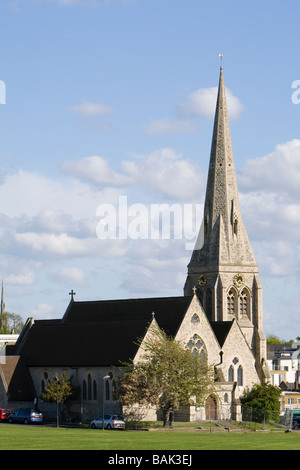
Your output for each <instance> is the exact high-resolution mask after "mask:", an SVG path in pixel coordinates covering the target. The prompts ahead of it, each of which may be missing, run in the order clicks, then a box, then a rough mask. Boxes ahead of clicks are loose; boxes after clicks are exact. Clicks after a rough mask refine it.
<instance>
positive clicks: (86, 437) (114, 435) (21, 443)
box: [0, 424, 300, 451]
mask: <svg viewBox="0 0 300 470" xmlns="http://www.w3.org/2000/svg"><path fill="white" fill-rule="evenodd" d="M299 449H300V434H298V433H294V432H291V433H284V432H268V433H255V432H250V433H249V432H245V433H234V432H230V433H225V432H214V433H211V434H210V433H208V432H203V431H194V432H186V431H178V430H176V431H175V430H168V431H163V432H160V431H149V432H143V431H102V430H99V429H97V430H93V429H66V428H55V427H46V426H26V425H20V426H18V425H9V424H4V425H0V450H110V451H114V450H174V451H176V450H178V451H180V450H183V451H185V450H186V451H188V450H299Z"/></svg>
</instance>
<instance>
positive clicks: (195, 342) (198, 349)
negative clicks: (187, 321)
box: [187, 334, 207, 361]
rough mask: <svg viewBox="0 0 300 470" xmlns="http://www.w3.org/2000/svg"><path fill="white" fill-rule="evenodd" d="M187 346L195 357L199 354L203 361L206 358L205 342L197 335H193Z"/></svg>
mask: <svg viewBox="0 0 300 470" xmlns="http://www.w3.org/2000/svg"><path fill="white" fill-rule="evenodd" d="M187 348H188V349H189V350H190V351H191V353H192V354H194V356H195V357H197V356H199V357H200V358H201V359H203V360H204V361H206V360H207V353H206V348H205V344H204V342H203V341H202V339H201V338H200V336H198V335H196V334H195V335H194V336H193V337H192V338H191V339H190V340H189V342H188V344H187Z"/></svg>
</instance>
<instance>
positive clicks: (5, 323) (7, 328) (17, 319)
mask: <svg viewBox="0 0 300 470" xmlns="http://www.w3.org/2000/svg"><path fill="white" fill-rule="evenodd" d="M1 316H2V318H1V324H2V328H0V334H9V333H11V332H12V331H14V333H15V334H19V333H21V331H22V329H23V327H24V322H23V320H22V317H21V315H18V314H17V313H9V312H4V313H2V314H1Z"/></svg>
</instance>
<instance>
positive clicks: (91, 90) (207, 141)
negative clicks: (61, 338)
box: [0, 0, 300, 340]
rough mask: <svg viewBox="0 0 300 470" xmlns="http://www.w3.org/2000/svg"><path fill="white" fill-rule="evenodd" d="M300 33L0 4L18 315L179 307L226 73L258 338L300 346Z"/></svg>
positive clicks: (1, 128) (280, 9) (143, 1)
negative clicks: (163, 216)
mask: <svg viewBox="0 0 300 470" xmlns="http://www.w3.org/2000/svg"><path fill="white" fill-rule="evenodd" d="M299 34H300V33H299V4H298V2H297V1H295V0H289V1H287V2H282V1H278V0H272V1H271V0H264V1H263V2H261V1H258V0H252V1H251V2H246V1H243V2H241V1H237V0H227V1H226V2H224V1H218V0H210V1H201V0H0V44H1V47H0V136H1V137H0V276H1V277H2V278H3V279H4V286H5V303H6V309H7V311H9V312H14V313H18V314H20V315H21V316H22V318H23V320H24V321H25V320H26V319H27V318H28V317H34V318H35V319H48V318H50V319H51V318H61V317H62V315H63V314H64V312H65V310H66V308H67V306H68V303H69V301H70V295H69V292H70V291H71V290H72V289H73V290H74V292H75V293H76V296H75V300H77V301H79V300H101V299H122V298H137V297H155V296H157V297H160V296H177V295H182V294H183V286H184V283H185V279H186V273H187V264H188V262H189V260H190V257H191V253H192V252H191V246H193V243H194V238H193V237H194V236H196V233H197V231H198V228H199V224H200V222H201V220H200V221H199V213H201V208H202V207H203V202H204V195H205V185H206V177H207V168H208V161H209V154H210V146H211V138H212V127H213V115H214V108H215V101H216V88H217V86H218V80H219V69H220V64H221V61H222V65H223V69H224V81H225V85H226V93H227V100H228V108H229V117H230V126H231V136H232V143H233V152H234V158H235V167H236V172H237V181H238V187H239V194H240V204H241V210H242V216H243V221H244V224H245V226H246V229H247V232H248V236H249V239H250V242H251V244H252V248H253V251H254V255H255V258H256V261H257V263H258V265H259V272H260V278H261V282H262V285H263V296H264V297H263V299H264V330H265V333H266V335H271V334H272V335H276V336H278V337H279V338H281V339H285V340H290V339H295V338H296V337H297V336H300V321H299V318H300V291H299V285H300V283H299V281H300V271H299V265H300V244H299V232H300V197H299V196H300V135H299V121H300V119H299V118H300V103H299V102H300V67H299V66H300V62H299ZM219 54H222V55H223V57H222V58H220V57H219ZM163 204H164V205H165V206H164V207H166V208H167V209H168V208H169V209H170V208H171V207H176V208H177V209H178V210H179V211H181V215H183V216H184V220H185V221H186V220H187V218H188V215H191V217H189V220H192V221H193V223H194V225H192V226H188V222H186V226H184V227H183V225H182V224H181V229H182V230H181V236H180V233H178V230H177V232H176V230H175V228H176V227H175V225H176V221H175V219H174V226H173V225H172V229H174V232H173V231H171V232H170V233H169V236H168V230H166V234H165V235H164V234H163V231H162V230H161V231H160V229H159V227H161V226H162V227H163V228H164V227H165V226H164V223H165V222H161V224H162V225H156V230H154V229H153V230H151V228H152V227H153V224H154V222H155V223H156V222H157V214H156V213H155V208H157V206H158V205H159V206H160V205H163ZM189 210H190V212H189ZM141 214H142V215H141ZM200 219H201V217H200ZM149 221H150V222H149ZM177 222H178V220H177ZM165 228H166V229H167V228H168V227H165ZM183 228H184V230H183ZM177 229H178V227H177ZM122 230H123V231H122ZM179 232H180V230H179ZM174 233H177V235H178V236H175V235H174Z"/></svg>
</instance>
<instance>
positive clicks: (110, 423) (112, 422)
mask: <svg viewBox="0 0 300 470" xmlns="http://www.w3.org/2000/svg"><path fill="white" fill-rule="evenodd" d="M102 423H103V420H102V416H99V418H96V419H93V421H92V422H91V427H92V428H93V429H96V428H99V429H102ZM104 429H125V421H124V419H123V416H119V415H113V414H111V415H110V414H109V415H104Z"/></svg>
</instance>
